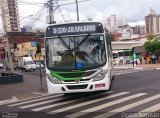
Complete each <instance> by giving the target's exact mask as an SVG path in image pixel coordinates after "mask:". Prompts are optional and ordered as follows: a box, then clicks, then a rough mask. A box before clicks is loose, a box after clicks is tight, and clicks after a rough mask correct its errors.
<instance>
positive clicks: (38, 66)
mask: <svg viewBox="0 0 160 118" xmlns="http://www.w3.org/2000/svg"><path fill="white" fill-rule="evenodd" d="M35 64H36V68H37V69H39V68H40V65H39V62H35ZM40 64H41V68H42V69H44V65H43V64H42V63H40Z"/></svg>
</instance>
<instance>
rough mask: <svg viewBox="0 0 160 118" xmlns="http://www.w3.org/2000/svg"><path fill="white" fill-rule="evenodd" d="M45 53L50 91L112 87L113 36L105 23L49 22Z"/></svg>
mask: <svg viewBox="0 0 160 118" xmlns="http://www.w3.org/2000/svg"><path fill="white" fill-rule="evenodd" d="M45 53H46V58H45V59H46V60H45V63H46V79H47V86H48V92H49V93H73V92H91V91H100V90H109V89H110V87H111V81H112V78H113V66H112V49H111V38H110V36H109V34H107V33H105V30H104V28H103V26H102V24H101V23H99V22H75V23H65V24H54V25H50V26H48V27H47V29H46V38H45Z"/></svg>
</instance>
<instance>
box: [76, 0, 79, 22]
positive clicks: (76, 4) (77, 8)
mask: <svg viewBox="0 0 160 118" xmlns="http://www.w3.org/2000/svg"><path fill="white" fill-rule="evenodd" d="M76 11H77V21H79V10H78V0H76Z"/></svg>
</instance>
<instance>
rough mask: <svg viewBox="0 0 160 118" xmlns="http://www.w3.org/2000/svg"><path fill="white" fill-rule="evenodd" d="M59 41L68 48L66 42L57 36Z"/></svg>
mask: <svg viewBox="0 0 160 118" xmlns="http://www.w3.org/2000/svg"><path fill="white" fill-rule="evenodd" d="M58 38H59V39H60V40H61V42H62V43H63V45H64V46H65V47H66V48H67V49H70V47H69V46H68V45H67V43H66V42H65V41H64V40H63V39H62V38H61V37H58Z"/></svg>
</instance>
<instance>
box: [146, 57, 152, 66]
mask: <svg viewBox="0 0 160 118" xmlns="http://www.w3.org/2000/svg"><path fill="white" fill-rule="evenodd" d="M146 62H147V63H148V64H149V63H150V62H151V58H150V57H149V56H147V57H146Z"/></svg>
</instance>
